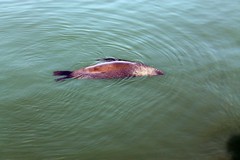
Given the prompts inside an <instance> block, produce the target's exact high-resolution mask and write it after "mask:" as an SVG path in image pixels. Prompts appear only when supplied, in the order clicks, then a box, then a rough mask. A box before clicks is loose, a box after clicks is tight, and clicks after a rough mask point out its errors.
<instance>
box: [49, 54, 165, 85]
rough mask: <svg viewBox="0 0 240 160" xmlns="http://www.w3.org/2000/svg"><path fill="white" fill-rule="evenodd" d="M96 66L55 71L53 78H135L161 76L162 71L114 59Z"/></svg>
mask: <svg viewBox="0 0 240 160" xmlns="http://www.w3.org/2000/svg"><path fill="white" fill-rule="evenodd" d="M98 61H100V62H99V63H97V64H96V65H92V66H89V67H85V68H80V69H78V70H75V71H55V72H53V75H54V76H64V77H61V78H57V79H56V81H62V80H65V79H68V78H75V79H113V78H125V77H137V76H156V75H163V74H164V73H163V71H161V70H158V69H156V68H153V67H150V66H148V65H145V64H143V63H141V62H134V61H127V60H123V59H116V58H103V59H98Z"/></svg>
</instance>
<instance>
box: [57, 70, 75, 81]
mask: <svg viewBox="0 0 240 160" xmlns="http://www.w3.org/2000/svg"><path fill="white" fill-rule="evenodd" d="M53 75H54V76H64V77H61V78H57V79H55V81H64V80H65V79H68V78H72V77H73V75H72V71H54V72H53Z"/></svg>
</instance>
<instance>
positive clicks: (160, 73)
mask: <svg viewBox="0 0 240 160" xmlns="http://www.w3.org/2000/svg"><path fill="white" fill-rule="evenodd" d="M156 74H157V75H164V72H163V71H160V70H156Z"/></svg>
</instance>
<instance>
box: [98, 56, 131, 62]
mask: <svg viewBox="0 0 240 160" xmlns="http://www.w3.org/2000/svg"><path fill="white" fill-rule="evenodd" d="M97 61H100V62H112V61H128V60H124V59H118V58H113V57H107V58H100V59H97Z"/></svg>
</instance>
